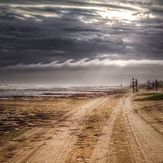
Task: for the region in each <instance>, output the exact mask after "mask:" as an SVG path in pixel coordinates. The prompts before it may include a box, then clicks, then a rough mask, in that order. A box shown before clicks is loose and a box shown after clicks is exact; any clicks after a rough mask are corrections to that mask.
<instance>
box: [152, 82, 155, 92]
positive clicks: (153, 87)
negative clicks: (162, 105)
mask: <svg viewBox="0 0 163 163" xmlns="http://www.w3.org/2000/svg"><path fill="white" fill-rule="evenodd" d="M152 90H155V81H152Z"/></svg>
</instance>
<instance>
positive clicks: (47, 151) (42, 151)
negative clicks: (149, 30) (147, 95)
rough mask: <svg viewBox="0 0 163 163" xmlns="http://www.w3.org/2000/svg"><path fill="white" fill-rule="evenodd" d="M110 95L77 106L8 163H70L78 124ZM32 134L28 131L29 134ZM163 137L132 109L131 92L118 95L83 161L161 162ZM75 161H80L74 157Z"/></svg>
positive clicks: (109, 99) (118, 162)
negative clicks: (54, 126)
mask: <svg viewBox="0 0 163 163" xmlns="http://www.w3.org/2000/svg"><path fill="white" fill-rule="evenodd" d="M109 101H111V98H106V97H105V98H97V99H93V100H92V101H90V102H88V103H87V104H85V105H83V106H82V107H79V108H78V109H77V110H76V112H73V113H72V114H71V115H70V116H69V118H68V120H66V121H65V122H62V123H61V124H60V127H59V128H58V129H57V130H56V128H55V129H53V128H51V129H48V130H47V131H46V132H45V134H44V136H43V138H42V139H40V140H39V141H37V140H36V141H33V142H30V143H29V144H28V146H26V147H24V148H20V149H17V151H16V153H15V155H14V157H13V158H12V159H10V160H8V162H9V163H71V160H70V159H67V158H68V157H70V154H71V152H72V151H73V149H74V148H75V143H76V141H77V137H76V135H75V134H73V133H74V132H78V127H79V123H81V122H82V121H84V120H85V118H86V116H87V115H88V114H89V113H91V112H94V110H95V109H97V108H99V109H100V106H102V105H103V104H104V103H108V102H109ZM34 134H35V133H34V132H33V133H31V134H29V135H30V136H32V135H34ZM162 153H163V136H162V135H161V134H160V133H159V132H157V131H156V130H155V129H154V128H152V127H151V126H150V125H149V124H147V123H146V122H145V121H144V120H143V119H142V118H140V117H139V115H138V114H137V113H136V112H135V111H134V110H133V105H132V95H131V94H129V95H124V96H123V97H119V99H118V100H117V102H116V105H115V106H114V107H113V108H112V111H111V114H110V116H109V118H108V119H107V121H106V123H105V124H104V125H103V126H102V131H101V134H100V135H99V136H98V140H97V142H96V144H95V145H94V146H93V150H92V154H91V155H90V156H89V158H88V159H87V160H85V161H84V162H86V163H112V162H113V163H132V162H133V163H162V162H163V154H162ZM75 162H76V163H78V162H83V161H81V160H76V161H75Z"/></svg>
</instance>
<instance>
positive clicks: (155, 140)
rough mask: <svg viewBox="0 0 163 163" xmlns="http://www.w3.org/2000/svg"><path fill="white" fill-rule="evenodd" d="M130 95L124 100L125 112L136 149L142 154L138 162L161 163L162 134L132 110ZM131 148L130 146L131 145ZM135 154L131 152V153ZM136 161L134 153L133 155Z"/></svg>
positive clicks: (162, 149)
mask: <svg viewBox="0 0 163 163" xmlns="http://www.w3.org/2000/svg"><path fill="white" fill-rule="evenodd" d="M131 98H132V97H131V95H130V96H128V97H127V98H126V100H125V106H124V109H125V113H126V115H127V119H128V122H129V124H130V127H131V130H132V133H133V136H134V137H135V141H136V143H137V145H138V149H139V150H140V152H141V153H142V155H143V156H144V160H141V161H139V162H147V163H162V162H163V154H162V153H163V136H162V135H161V134H160V133H159V132H157V131H156V130H155V129H153V128H152V127H151V126H150V125H149V124H147V122H145V121H144V120H143V119H142V118H141V117H140V116H139V115H138V114H136V112H135V111H134V110H133V105H132V100H131ZM131 149H132V146H131ZM134 154H136V153H135V152H133V155H134ZM134 157H135V160H136V162H138V161H137V160H138V159H137V157H136V155H135V156H134Z"/></svg>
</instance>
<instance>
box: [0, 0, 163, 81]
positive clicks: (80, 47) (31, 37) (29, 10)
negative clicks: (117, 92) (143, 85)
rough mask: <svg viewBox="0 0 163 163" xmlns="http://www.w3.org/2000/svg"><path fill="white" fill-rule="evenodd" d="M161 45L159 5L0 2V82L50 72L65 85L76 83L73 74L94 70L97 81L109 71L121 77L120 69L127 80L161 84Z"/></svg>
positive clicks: (162, 10)
mask: <svg viewBox="0 0 163 163" xmlns="http://www.w3.org/2000/svg"><path fill="white" fill-rule="evenodd" d="M162 45H163V2H162V1H161V0H155V1H153V0H135V1H134V3H133V0H115V1H113V2H110V1H105V0H101V1H97V0H92V1H86V0H82V1H81V0H60V1H58V2H56V1H54V0H48V1H47V0H46V1H45V0H38V1H34V0H24V1H20V0H14V1H13V0H1V2H0V75H1V76H2V77H3V79H1V80H0V82H4V81H5V82H12V81H15V82H16V81H22V82H23V80H24V81H26V78H28V75H27V71H28V74H31V75H32V74H35V73H36V72H38V73H40V71H44V76H47V77H48V76H49V74H50V73H51V71H53V70H54V71H55V76H58V74H56V72H57V71H58V73H60V72H61V71H62V74H63V79H62V81H65V83H67V82H68V81H69V80H68V78H69V76H71V78H72V79H71V80H72V81H73V80H74V83H75V82H76V83H78V81H76V80H75V79H74V78H75V77H74V76H73V75H74V74H77V73H79V71H84V72H80V73H81V76H83V75H82V74H84V73H85V74H86V73H87V71H88V74H89V73H91V71H92V72H93V69H94V71H95V70H96V71H97V70H100V71H99V72H98V73H97V74H96V75H99V76H100V73H102V71H103V73H104V72H105V71H108V69H109V70H110V71H111V72H113V74H114V72H116V74H117V75H118V72H119V75H120V76H122V75H121V74H120V73H122V72H120V71H119V70H121V69H122V70H123V71H124V73H128V77H126V79H128V78H129V77H131V76H133V75H134V72H135V71H136V74H139V73H142V72H143V73H144V74H145V73H147V74H149V72H150V71H151V73H150V76H152V75H153V76H154V77H157V78H161V75H160V74H161V69H162V63H163V55H162V53H163V46H162ZM87 58H88V59H87ZM105 69H106V70H105ZM9 70H12V74H11V73H10V72H9ZM75 70H76V72H75ZM129 70H130V71H131V72H130V71H129ZM156 70H157V71H156ZM4 71H8V73H7V74H6V73H4ZM63 71H64V72H63ZM72 71H73V74H72V75H71V73H72ZM45 72H46V73H45ZM138 72H139V73H138ZM18 73H19V75H18V76H17V74H18ZM64 74H69V76H66V75H64ZM107 75H108V76H109V74H107ZM64 76H66V77H67V78H66V77H65V78H64ZM88 77H89V76H88ZM110 78H113V76H110ZM147 78H149V77H145V78H144V80H145V79H147ZM51 80H52V79H51ZM53 80H54V82H59V80H55V79H53ZM96 80H97V79H96ZM35 81H37V79H35ZM97 81H98V80H97ZM107 81H108V80H107ZM115 81H116V79H115ZM117 81H118V82H120V79H118V80H117ZM100 82H101V81H100Z"/></svg>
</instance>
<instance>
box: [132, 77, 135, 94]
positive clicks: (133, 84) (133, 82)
mask: <svg viewBox="0 0 163 163" xmlns="http://www.w3.org/2000/svg"><path fill="white" fill-rule="evenodd" d="M132 92H133V93H135V80H134V78H133V79H132Z"/></svg>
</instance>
